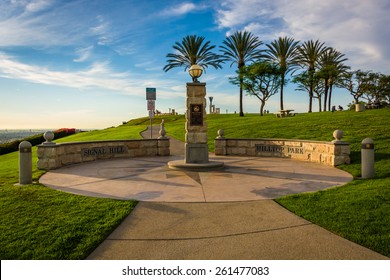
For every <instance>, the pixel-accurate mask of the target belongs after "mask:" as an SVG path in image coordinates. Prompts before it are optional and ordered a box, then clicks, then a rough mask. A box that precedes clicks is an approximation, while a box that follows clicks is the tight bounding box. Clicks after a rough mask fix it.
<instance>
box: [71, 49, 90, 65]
mask: <svg viewBox="0 0 390 280" xmlns="http://www.w3.org/2000/svg"><path fill="white" fill-rule="evenodd" d="M92 50H93V46H89V47H86V48H78V49H76V54H77V55H78V58H75V59H73V61H74V62H84V61H86V60H88V59H89V58H90V56H91V53H92Z"/></svg>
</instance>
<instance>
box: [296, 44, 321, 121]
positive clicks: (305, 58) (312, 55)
mask: <svg viewBox="0 0 390 280" xmlns="http://www.w3.org/2000/svg"><path fill="white" fill-rule="evenodd" d="M327 49H328V48H327V47H325V46H324V43H321V42H320V41H318V40H317V41H315V42H314V41H313V40H309V41H306V42H304V43H303V44H302V45H301V46H299V47H298V52H299V63H300V65H301V66H302V67H304V68H306V69H307V73H308V75H309V111H308V112H309V113H311V111H312V103H313V88H314V75H315V72H316V69H317V66H318V60H319V57H320V56H321V55H322V53H323V52H325V51H326V50H327Z"/></svg>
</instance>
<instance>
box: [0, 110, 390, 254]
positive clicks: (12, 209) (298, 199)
mask: <svg viewBox="0 0 390 280" xmlns="http://www.w3.org/2000/svg"><path fill="white" fill-rule="evenodd" d="M162 118H164V120H165V124H166V125H165V128H166V130H167V133H168V134H169V135H172V136H174V137H176V138H178V139H181V140H184V133H185V131H184V121H185V120H184V116H164V117H156V118H155V119H154V121H153V122H154V124H159V123H160V122H161V119H162ZM389 120H390V109H380V110H367V111H364V112H359V113H356V112H353V111H344V112H334V113H331V112H323V113H311V114H298V115H296V116H295V117H293V118H275V116H274V115H271V114H270V115H266V116H263V117H260V116H259V115H255V114H253V115H252V114H248V115H246V116H245V117H239V116H238V115H209V116H208V119H207V123H208V136H209V148H210V150H211V151H212V150H213V149H214V138H215V136H217V131H218V129H224V131H225V137H227V138H293V139H309V140H323V141H331V140H332V139H333V137H332V133H333V131H334V130H336V129H341V130H343V131H344V138H343V140H344V141H348V142H350V144H351V150H352V152H351V158H352V163H351V164H350V165H343V166H340V168H342V169H344V170H346V171H348V172H350V173H351V174H352V175H353V176H354V177H355V180H354V181H352V182H351V183H349V184H346V185H345V186H342V187H338V188H333V189H329V190H326V191H319V192H316V193H310V194H300V195H293V196H288V197H284V198H281V199H278V200H277V202H278V203H280V204H281V205H283V206H284V207H286V208H288V209H289V210H291V211H293V212H295V213H296V214H297V215H300V216H302V217H304V218H305V219H308V220H310V221H312V222H313V223H316V224H319V225H321V226H323V227H325V228H327V229H328V230H331V231H333V232H335V233H337V234H338V235H341V236H343V237H345V238H347V239H350V240H352V241H354V242H357V243H359V244H362V245H363V246H366V247H369V248H371V249H373V250H375V251H377V252H380V253H382V254H384V255H387V256H390V231H389V225H390V129H389V128H388V122H389ZM148 125H149V119H148V118H141V119H137V120H132V121H130V122H128V123H127V124H125V125H121V126H119V127H113V128H108V129H104V130H97V131H91V132H85V133H80V134H75V135H72V136H69V137H66V138H62V139H59V140H58V142H71V141H93V140H114V139H116V140H120V139H132V138H140V135H139V133H140V132H141V131H142V130H144V129H145V128H146V127H147V126H148ZM366 137H370V138H372V139H374V141H375V159H376V162H375V175H376V176H375V178H374V179H365V180H363V179H359V176H360V168H361V166H360V145H361V144H360V143H361V141H362V140H363V139H364V138H366ZM36 160H37V159H36V156H35V149H34V158H33V162H34V166H33V176H34V180H37V179H38V178H39V176H41V175H42V174H43V171H40V170H37V168H36ZM17 182H18V154H17V153H11V154H7V155H4V156H0V204H1V207H0V229H1V230H0V248H1V250H0V258H1V259H83V258H85V257H86V256H88V254H89V253H90V252H91V251H92V250H93V249H94V248H95V247H96V246H97V245H98V244H99V243H100V242H101V241H102V240H104V238H106V237H107V236H108V234H109V233H110V232H111V231H112V230H113V229H115V227H116V226H117V225H118V224H119V223H120V222H121V221H122V220H123V218H124V217H126V215H128V214H129V213H130V212H131V210H132V209H133V207H134V206H135V205H136V202H133V201H117V200H111V199H97V198H90V197H82V196H77V195H72V194H67V193H62V192H58V191H55V190H51V189H48V188H46V187H44V186H42V185H39V184H32V185H29V186H23V187H17V186H14V185H13V184H14V183H17Z"/></svg>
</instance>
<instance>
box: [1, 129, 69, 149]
mask: <svg viewBox="0 0 390 280" xmlns="http://www.w3.org/2000/svg"><path fill="white" fill-rule="evenodd" d="M74 133H75V130H74V129H59V130H56V131H54V139H60V138H63V137H65V136H68V135H71V134H74ZM23 141H28V142H30V143H31V145H32V146H36V145H39V144H42V143H43V142H45V141H46V140H45V138H43V133H42V134H37V135H33V136H29V137H27V138H24V139H21V140H15V141H12V142H9V143H4V144H1V145H0V155H5V154H8V153H12V152H16V151H18V150H19V144H20V143H21V142H23Z"/></svg>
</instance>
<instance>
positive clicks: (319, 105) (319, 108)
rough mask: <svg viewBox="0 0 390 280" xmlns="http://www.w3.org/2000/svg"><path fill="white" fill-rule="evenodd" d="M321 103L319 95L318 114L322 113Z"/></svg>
mask: <svg viewBox="0 0 390 280" xmlns="http://www.w3.org/2000/svg"><path fill="white" fill-rule="evenodd" d="M321 103H322V100H321V95H320V96H318V112H322V107H321Z"/></svg>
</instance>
